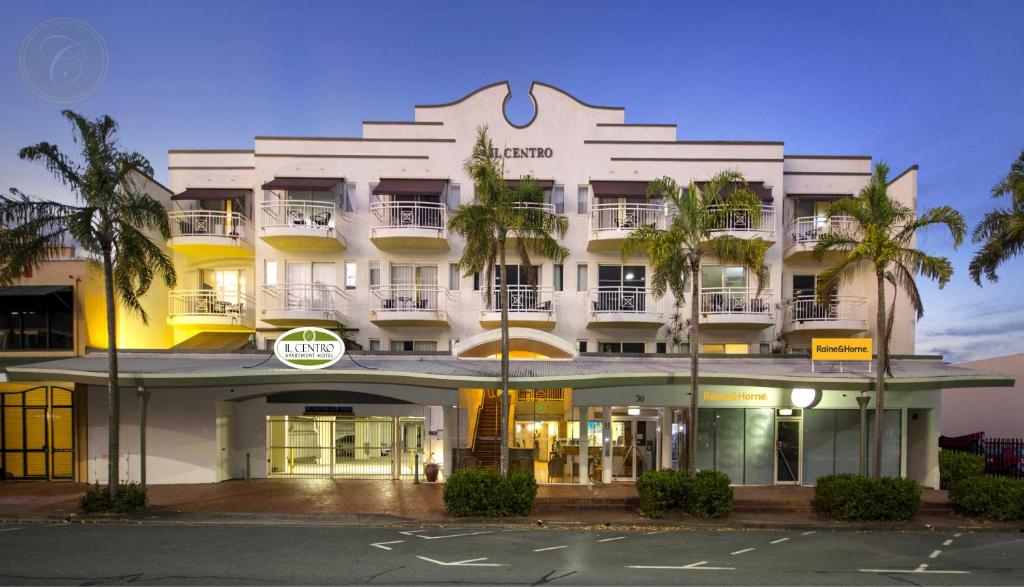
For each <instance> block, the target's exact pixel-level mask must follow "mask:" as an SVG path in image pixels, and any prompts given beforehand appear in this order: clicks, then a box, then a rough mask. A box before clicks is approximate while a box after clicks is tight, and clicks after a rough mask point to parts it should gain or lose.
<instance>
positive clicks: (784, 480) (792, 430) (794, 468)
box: [775, 420, 800, 485]
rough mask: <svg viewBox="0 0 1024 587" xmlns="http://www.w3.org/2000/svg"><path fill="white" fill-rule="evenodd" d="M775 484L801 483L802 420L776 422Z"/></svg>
mask: <svg viewBox="0 0 1024 587" xmlns="http://www.w3.org/2000/svg"><path fill="white" fill-rule="evenodd" d="M775 483H776V484H780V485H781V484H793V485H798V484H799V483H800V420H776V421H775Z"/></svg>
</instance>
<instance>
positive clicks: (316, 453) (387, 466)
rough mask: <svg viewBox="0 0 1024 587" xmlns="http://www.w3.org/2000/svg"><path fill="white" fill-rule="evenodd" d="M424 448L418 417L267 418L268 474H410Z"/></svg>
mask: <svg viewBox="0 0 1024 587" xmlns="http://www.w3.org/2000/svg"><path fill="white" fill-rule="evenodd" d="M422 448H423V420H422V419H419V418H384V417H365V418H356V417H351V416H268V417H267V476H268V477H279V478H280V477H294V478H332V479H333V478H343V479H344V478H347V479H397V478H406V477H410V478H411V477H412V475H413V467H414V463H415V460H414V459H415V454H416V452H422ZM421 466H422V465H421Z"/></svg>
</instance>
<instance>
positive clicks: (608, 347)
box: [597, 342, 622, 353]
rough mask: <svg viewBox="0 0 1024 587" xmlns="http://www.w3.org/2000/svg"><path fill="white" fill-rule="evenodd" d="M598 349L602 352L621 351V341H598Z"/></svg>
mask: <svg viewBox="0 0 1024 587" xmlns="http://www.w3.org/2000/svg"><path fill="white" fill-rule="evenodd" d="M597 345H598V351H599V352H602V353H621V352H622V343H621V342H599V343H597Z"/></svg>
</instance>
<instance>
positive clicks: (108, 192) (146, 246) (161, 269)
mask: <svg viewBox="0 0 1024 587" xmlns="http://www.w3.org/2000/svg"><path fill="white" fill-rule="evenodd" d="M62 114H63V116H64V118H66V119H68V121H69V122H71V129H72V134H73V137H74V141H75V143H76V145H77V146H79V147H80V148H81V159H80V160H76V159H75V158H73V157H71V156H70V155H68V154H66V153H64V152H62V151H61V149H60V148H59V147H58V146H57V145H54V144H50V143H46V142H43V143H38V144H36V145H32V146H30V147H25V148H23V149H21V151H19V152H18V155H19V157H21V158H22V159H24V160H27V161H38V162H41V163H42V164H43V165H44V166H45V167H46V169H47V170H48V171H49V172H50V173H52V174H53V175H54V176H55V177H56V178H57V179H59V180H60V181H61V182H62V183H63V184H64V185H65V186H67V187H69V188H70V189H71V191H72V192H74V194H75V196H76V199H77V203H76V204H75V205H72V204H62V203H58V202H54V201H50V200H41V199H34V198H30V197H29V196H27V195H25V194H24V193H22V192H20V191H19V190H17V189H14V188H12V189H11V195H10V196H6V195H0V219H2V220H3V222H4V224H5V225H6V226H7V227H8V228H7V229H5V230H2V231H0V259H3V261H2V263H0V283H11V282H13V281H15V280H17V279H19V278H20V277H21V276H23V275H24V274H25V272H26V271H27V270H29V269H31V268H33V267H39V266H40V265H42V264H43V263H45V262H46V261H48V260H50V259H52V258H54V257H55V256H57V255H58V254H59V252H60V248H61V246H62V245H63V244H65V242H66V239H68V238H72V239H74V240H75V241H76V242H77V243H78V244H79V245H80V246H81V247H82V248H83V249H85V250H86V251H87V252H89V253H91V254H92V255H94V256H95V257H98V258H100V259H101V260H102V265H103V285H104V292H105V295H106V309H107V357H108V358H107V363H108V371H109V384H108V389H107V425H108V435H109V441H110V445H109V452H108V459H109V464H108V484H109V492H110V496H111V498H114V497H116V496H117V493H118V480H119V479H120V474H119V472H118V462H119V461H118V451H119V438H118V431H119V425H120V390H119V388H118V369H117V329H116V312H117V302H118V301H119V302H120V303H121V304H123V305H124V306H125V307H126V308H127V309H128V311H129V312H133V313H135V314H137V315H138V316H139V317H140V318H141V319H142V320H143V322H144V323H145V322H147V320H148V317H147V316H146V312H145V310H144V309H143V307H142V304H141V301H140V298H141V297H142V295H143V294H145V293H146V291H147V290H149V287H150V285H151V284H152V283H153V280H154V279H155V278H157V277H160V278H161V279H162V280H163V281H164V283H166V284H167V286H168V287H173V286H174V284H175V281H176V276H175V273H174V265H173V264H172V262H171V258H170V257H169V256H168V255H167V254H166V253H165V252H164V251H163V250H162V249H161V248H160V246H159V245H158V244H157V243H155V242H153V241H152V240H151V239H150V238H149V236H147V235H146V231H153V230H156V231H158V232H159V233H160V235H161V236H162V237H163V238H164V239H167V238H169V237H170V229H169V228H168V222H167V212H166V210H165V209H164V207H163V205H162V204H161V203H160V202H158V201H156V200H154V199H153V198H151V197H150V196H149V194H147V193H146V192H145V191H143V190H142V189H141V187H140V184H139V183H138V180H139V177H140V176H139V174H142V175H145V176H151V175H152V174H153V168H152V166H151V165H150V164H149V161H147V160H146V158H145V157H143V156H142V155H140V154H139V153H136V152H134V151H124V150H122V148H121V145H120V144H119V143H118V141H117V139H116V137H115V135H116V133H117V123H116V122H114V120H113V119H112V118H110V117H109V116H101V117H99V118H97V119H95V120H89V119H87V118H85V117H83V116H81V115H79V114H76V113H74V112H72V111H70V110H65V111H63V112H62Z"/></svg>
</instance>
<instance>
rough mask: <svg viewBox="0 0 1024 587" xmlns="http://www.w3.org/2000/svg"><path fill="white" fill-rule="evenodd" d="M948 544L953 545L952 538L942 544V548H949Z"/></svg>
mask: <svg viewBox="0 0 1024 587" xmlns="http://www.w3.org/2000/svg"><path fill="white" fill-rule="evenodd" d="M950 544H953V539H952V538H950V539H949V540H947V541H945V542H943V543H942V545H943V546H949V545H950Z"/></svg>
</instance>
